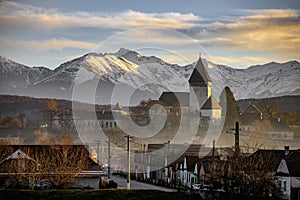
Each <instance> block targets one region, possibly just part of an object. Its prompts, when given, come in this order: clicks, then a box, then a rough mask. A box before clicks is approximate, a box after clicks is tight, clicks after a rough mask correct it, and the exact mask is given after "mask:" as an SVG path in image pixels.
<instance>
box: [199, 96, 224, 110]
mask: <svg viewBox="0 0 300 200" xmlns="http://www.w3.org/2000/svg"><path fill="white" fill-rule="evenodd" d="M201 109H202V110H212V109H222V107H221V106H220V104H219V103H218V102H217V100H216V99H215V97H214V96H210V97H209V98H208V99H207V100H206V102H205V103H204V104H203V106H202V108H201Z"/></svg>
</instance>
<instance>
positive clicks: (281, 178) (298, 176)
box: [276, 150, 300, 200]
mask: <svg viewBox="0 0 300 200" xmlns="http://www.w3.org/2000/svg"><path fill="white" fill-rule="evenodd" d="M276 177H277V184H278V186H279V188H280V189H281V191H282V194H283V196H282V198H283V199H289V200H294V199H295V200H296V199H297V200H298V199H300V150H297V151H294V152H291V153H290V154H288V155H287V156H286V157H285V158H283V159H282V160H281V161H280V164H279V166H278V167H277V171H276Z"/></svg>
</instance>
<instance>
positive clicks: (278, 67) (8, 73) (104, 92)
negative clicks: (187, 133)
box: [0, 48, 300, 104]
mask: <svg viewBox="0 0 300 200" xmlns="http://www.w3.org/2000/svg"><path fill="white" fill-rule="evenodd" d="M203 62H204V64H205V66H206V67H207V70H208V73H209V75H210V77H211V79H212V81H213V86H212V92H213V95H214V96H215V97H216V98H218V97H219V94H220V92H221V91H222V89H223V88H224V87H225V86H226V85H228V86H229V87H230V88H231V89H232V91H233V93H234V95H235V97H236V99H245V98H263V97H276V96H284V95H299V94H300V83H299V81H298V80H299V78H300V64H299V63H298V62H297V61H291V62H287V63H283V64H279V63H274V62H272V63H268V64H265V65H257V66H251V67H249V68H247V69H234V68H231V67H228V66H224V65H217V64H214V63H211V62H208V61H206V60H204V59H203ZM194 64H195V63H193V64H191V65H187V66H178V65H176V64H169V63H166V62H164V61H163V60H162V59H160V58H157V57H154V56H150V57H147V56H142V55H140V54H138V53H137V52H134V51H130V50H128V49H123V48H122V49H120V50H119V51H118V52H117V53H106V54H101V53H99V54H98V53H89V54H86V55H84V56H82V57H79V58H77V59H74V60H71V61H68V62H66V63H63V64H61V65H60V66H59V67H58V68H56V69H55V70H49V69H47V68H44V67H27V66H24V65H21V64H18V63H16V62H13V61H11V60H9V59H8V58H6V57H4V56H1V57H0V77H1V79H0V83H1V87H0V94H16V95H28V96H34V97H53V98H63V99H72V92H73V88H74V87H76V88H80V91H81V94H80V95H81V96H82V97H83V98H82V99H80V100H83V101H89V102H91V101H93V99H91V95H90V94H91V93H92V94H95V96H92V98H94V99H96V102H97V103H116V102H121V103H123V104H128V103H130V104H136V103H138V102H139V101H140V100H143V99H148V98H152V99H157V98H158V97H159V95H160V94H161V93H162V92H163V91H166V90H169V91H186V92H187V91H189V86H188V78H189V76H190V74H191V73H192V70H193V67H194ZM95 84H96V85H97V91H96V92H95V91H94V90H93V85H95ZM112 99H113V100H112Z"/></svg>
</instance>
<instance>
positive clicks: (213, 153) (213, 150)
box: [211, 140, 216, 181]
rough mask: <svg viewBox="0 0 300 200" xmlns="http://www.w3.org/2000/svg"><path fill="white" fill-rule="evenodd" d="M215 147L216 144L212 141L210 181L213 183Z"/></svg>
mask: <svg viewBox="0 0 300 200" xmlns="http://www.w3.org/2000/svg"><path fill="white" fill-rule="evenodd" d="M215 145H216V142H215V140H213V149H212V173H211V179H212V181H214V171H215Z"/></svg>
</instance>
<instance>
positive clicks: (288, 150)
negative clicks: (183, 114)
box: [284, 146, 290, 156]
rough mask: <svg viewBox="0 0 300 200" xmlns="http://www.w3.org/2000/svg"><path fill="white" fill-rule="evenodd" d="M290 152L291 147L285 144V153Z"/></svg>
mask: <svg viewBox="0 0 300 200" xmlns="http://www.w3.org/2000/svg"><path fill="white" fill-rule="evenodd" d="M289 153H290V147H289V146H284V155H285V156H287V155H289Z"/></svg>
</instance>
